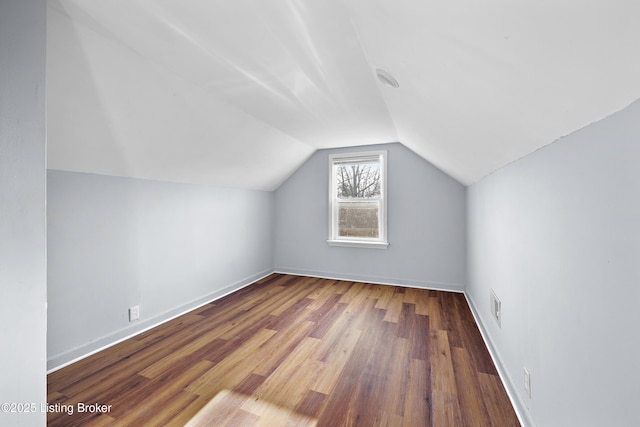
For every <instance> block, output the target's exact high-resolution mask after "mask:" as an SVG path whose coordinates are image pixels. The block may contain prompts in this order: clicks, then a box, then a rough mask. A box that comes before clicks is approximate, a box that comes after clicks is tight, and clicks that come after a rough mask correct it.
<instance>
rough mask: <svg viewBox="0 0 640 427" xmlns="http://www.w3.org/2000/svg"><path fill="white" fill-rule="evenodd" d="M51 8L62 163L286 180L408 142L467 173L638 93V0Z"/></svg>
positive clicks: (64, 1) (172, 177)
mask: <svg viewBox="0 0 640 427" xmlns="http://www.w3.org/2000/svg"><path fill="white" fill-rule="evenodd" d="M48 5H49V15H48V18H49V19H48V54H47V55H48V64H47V66H48V82H47V91H48V94H47V95H48V112H47V113H48V152H49V155H48V165H49V168H51V169H61V170H70V171H81V172H93V173H101V174H107V175H117V176H130V177H136V178H147V179H157V180H167V181H176V182H191V183H201V184H207V185H216V186H224V187H237V188H251V189H262V190H273V189H275V188H277V186H278V185H279V184H280V183H281V182H282V181H283V180H285V179H286V178H287V177H288V176H289V175H290V174H291V173H293V171H294V170H295V169H296V168H297V167H299V166H300V165H301V164H302V163H303V162H304V161H305V160H306V159H307V158H308V157H309V156H310V155H311V154H312V153H313V152H314V151H315V150H317V149H321V148H330V147H343V146H353V145H364V144H378V143H385V142H395V141H400V142H402V143H403V144H404V145H406V146H407V147H409V148H410V149H412V150H413V151H415V152H416V153H418V154H419V155H421V156H422V157H424V158H425V159H427V160H429V161H430V162H431V163H433V164H434V165H435V166H437V167H439V168H440V169H442V170H443V171H444V172H446V173H448V174H449V175H451V176H452V177H454V178H455V179H457V180H458V181H460V182H462V183H463V184H470V183H473V182H475V181H477V180H478V179H480V178H482V177H483V176H485V175H487V174H489V173H491V172H492V171H494V170H496V169H498V168H500V167H502V166H504V165H506V164H508V163H510V162H512V161H514V160H516V159H518V158H520V157H523V156H525V155H527V154H529V153H531V152H533V151H535V150H536V149H538V148H540V147H542V146H544V145H547V144H549V143H551V142H553V141H555V140H556V139H558V138H559V137H561V136H563V135H566V134H568V133H571V132H573V131H575V130H577V129H579V128H581V127H584V126H586V125H588V124H589V123H592V122H594V121H597V120H599V119H601V118H603V117H605V116H607V115H609V114H612V113H613V112H616V111H618V110H620V109H622V108H624V107H626V106H627V105H629V104H630V103H631V102H633V101H634V100H636V99H638V98H640V78H638V76H639V75H640V25H638V22H639V18H640V2H636V1H633V0H600V1H594V0H591V1H589V0H554V1H550V0H549V1H545V0H520V1H514V0H493V1H484V2H478V1H475V0H459V1H455V0H454V1H452V0H446V1H445V0H440V1H435V0H315V1H314V0H234V1H221V0H217V1H211V0H209V1H205V0H180V1H178V0H109V1H104V0H49V1H48ZM376 68H383V69H385V70H387V71H389V72H390V73H391V74H392V75H394V76H395V77H396V78H397V80H398V81H399V82H400V88H398V89H392V88H389V87H386V86H383V85H381V84H380V83H379V82H378V81H377V79H376V77H375V69H376Z"/></svg>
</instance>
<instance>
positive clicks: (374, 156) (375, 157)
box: [328, 151, 388, 248]
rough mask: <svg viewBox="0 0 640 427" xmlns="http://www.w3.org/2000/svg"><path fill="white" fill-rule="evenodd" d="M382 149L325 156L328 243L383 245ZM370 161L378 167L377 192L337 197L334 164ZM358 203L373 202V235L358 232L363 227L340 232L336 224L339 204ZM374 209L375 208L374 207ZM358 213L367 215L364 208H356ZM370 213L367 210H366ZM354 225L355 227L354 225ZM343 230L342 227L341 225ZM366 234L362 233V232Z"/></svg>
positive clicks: (385, 227)
mask: <svg viewBox="0 0 640 427" xmlns="http://www.w3.org/2000/svg"><path fill="white" fill-rule="evenodd" d="M386 155H387V152H386V151H375V152H362V153H355V154H348V155H341V154H334V155H330V156H329V166H330V167H329V170H330V176H329V181H330V182H329V209H330V215H329V239H328V243H329V244H330V245H332V246H359V247H378V248H386V247H387V246H388V242H387V222H386V221H387V219H386V210H387V209H386V208H387V207H386V187H387V176H386ZM358 163H360V164H372V163H375V164H376V166H377V167H378V168H379V170H380V181H381V182H380V194H379V195H376V196H373V197H346V198H345V197H338V178H337V173H338V167H339V166H343V165H351V164H358ZM356 204H360V205H361V206H362V207H363V209H365V210H366V209H369V208H365V206H366V205H371V206H375V207H376V208H377V212H376V214H377V233H375V234H377V236H375V237H371V236H366V235H365V236H360V235H358V234H361V233H362V232H364V231H363V230H356V231H354V230H353V227H352V231H353V232H352V233H346V234H351V235H345V233H341V226H340V208H341V207H343V208H345V207H347V206H349V205H351V206H355V205H356ZM374 209H375V208H374ZM359 214H360V215H367V213H366V212H360V213H359ZM369 215H370V214H369ZM355 228H357V227H355ZM342 230H344V229H342ZM365 234H366V233H365Z"/></svg>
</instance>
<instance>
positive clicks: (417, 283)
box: [273, 267, 464, 293]
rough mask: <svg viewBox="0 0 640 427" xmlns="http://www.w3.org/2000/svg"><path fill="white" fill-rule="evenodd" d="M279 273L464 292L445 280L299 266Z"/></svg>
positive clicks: (278, 271) (286, 268)
mask: <svg viewBox="0 0 640 427" xmlns="http://www.w3.org/2000/svg"><path fill="white" fill-rule="evenodd" d="M273 272H274V273H278V274H290V275H292V276H308V277H317V278H319V279H329V280H343V281H345V282H361V283H371V284H374V285H388V286H402V287H404V288H416V289H429V290H433V291H445V292H455V293H464V285H459V284H456V283H444V282H425V281H421V280H405V279H396V278H389V277H377V276H361V275H355V274H343V273H335V272H326V271H312V270H302V269H298V268H288V267H276V268H275V269H274V271H273Z"/></svg>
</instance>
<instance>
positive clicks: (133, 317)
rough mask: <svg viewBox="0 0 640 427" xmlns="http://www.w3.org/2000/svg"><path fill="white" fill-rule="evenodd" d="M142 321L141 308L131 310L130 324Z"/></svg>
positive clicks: (135, 307)
mask: <svg viewBox="0 0 640 427" xmlns="http://www.w3.org/2000/svg"><path fill="white" fill-rule="evenodd" d="M138 319H140V306H139V305H135V306H133V307H131V308H129V322H133V321H134V320H138Z"/></svg>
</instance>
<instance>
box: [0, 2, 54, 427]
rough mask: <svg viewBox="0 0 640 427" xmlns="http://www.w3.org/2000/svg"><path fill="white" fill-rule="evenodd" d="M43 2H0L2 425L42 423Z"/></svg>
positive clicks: (44, 322)
mask: <svg viewBox="0 0 640 427" xmlns="http://www.w3.org/2000/svg"><path fill="white" fill-rule="evenodd" d="M45 16H46V4H45V2H44V1H41V0H21V1H3V2H1V3H0V291H2V295H1V296H0V325H1V326H0V403H35V404H36V405H37V408H36V409H37V410H36V412H35V413H6V412H4V411H0V425H2V426H18V425H20V426H32V425H33V426H35V425H44V424H45V413H43V412H40V404H41V403H44V402H46V378H45V374H46V368H45V367H46V347H45V342H46V330H47V305H46V298H47V284H46V260H47V259H46V252H45V251H46V229H45V226H46V220H45V170H46V165H45V161H46V160H45V159H46V137H45V108H44V104H45V46H46V32H45V23H46V19H45Z"/></svg>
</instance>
